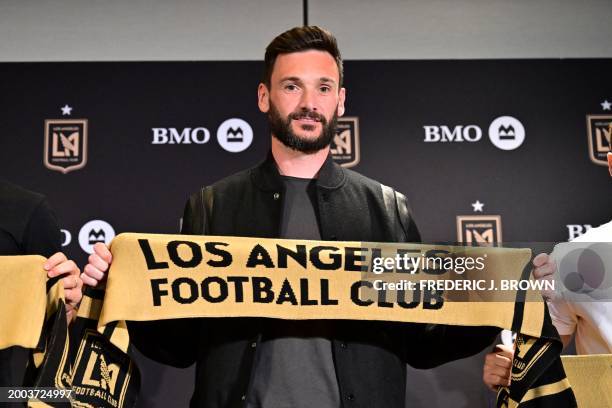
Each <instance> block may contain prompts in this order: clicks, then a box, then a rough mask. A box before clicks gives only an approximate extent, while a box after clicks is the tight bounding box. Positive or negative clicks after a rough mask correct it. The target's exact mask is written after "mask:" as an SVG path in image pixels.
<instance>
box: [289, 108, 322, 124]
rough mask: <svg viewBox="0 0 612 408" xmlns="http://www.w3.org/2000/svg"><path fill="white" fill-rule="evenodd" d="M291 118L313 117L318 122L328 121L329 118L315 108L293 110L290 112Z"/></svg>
mask: <svg viewBox="0 0 612 408" xmlns="http://www.w3.org/2000/svg"><path fill="white" fill-rule="evenodd" d="M289 119H292V120H300V119H313V120H316V121H317V122H323V123H326V122H327V120H326V119H325V116H323V115H321V114H320V113H318V112H316V111H313V110H301V111H299V112H293V113H291V114H289Z"/></svg>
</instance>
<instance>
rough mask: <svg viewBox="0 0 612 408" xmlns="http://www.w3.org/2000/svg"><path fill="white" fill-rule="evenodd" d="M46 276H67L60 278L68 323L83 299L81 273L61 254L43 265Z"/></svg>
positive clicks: (72, 262) (74, 264)
mask: <svg viewBox="0 0 612 408" xmlns="http://www.w3.org/2000/svg"><path fill="white" fill-rule="evenodd" d="M43 268H44V269H45V271H47V276H48V277H49V278H54V277H56V276H59V275H64V274H67V275H66V276H64V277H63V278H62V283H63V285H64V297H65V299H66V318H67V320H68V323H70V322H72V319H74V318H75V317H76V314H77V307H78V304H79V302H80V301H81V298H82V297H83V281H82V280H81V278H80V277H79V274H80V273H81V271H80V270H79V267H78V266H77V264H76V263H74V261H72V260H69V259H68V258H66V255H64V254H63V253H61V252H58V253H56V254H54V255H52V256H51V257H50V258H49V259H47V261H46V262H45V264H44V265H43Z"/></svg>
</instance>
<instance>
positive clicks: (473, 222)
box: [457, 215, 502, 246]
mask: <svg viewBox="0 0 612 408" xmlns="http://www.w3.org/2000/svg"><path fill="white" fill-rule="evenodd" d="M457 242H464V243H466V244H469V245H474V246H483V245H496V244H500V243H501V242H502V221H501V216H500V215H458V216H457Z"/></svg>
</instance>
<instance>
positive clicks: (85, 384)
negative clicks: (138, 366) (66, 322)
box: [72, 329, 132, 408]
mask: <svg viewBox="0 0 612 408" xmlns="http://www.w3.org/2000/svg"><path fill="white" fill-rule="evenodd" d="M131 375H132V365H131V363H130V360H129V357H128V356H127V355H124V354H123V353H121V352H120V351H119V350H118V349H116V348H114V346H113V345H112V344H110V343H109V342H108V341H107V340H106V339H105V338H103V337H102V336H101V335H100V334H98V333H96V332H95V331H94V330H91V329H88V330H86V331H85V335H84V336H83V339H82V340H81V344H80V345H79V350H78V353H77V356H76V359H75V364H74V371H73V374H72V389H73V390H74V392H75V394H76V395H75V399H76V400H77V401H78V402H79V405H78V406H80V407H91V408H93V407H102V406H104V407H114V408H118V407H122V406H123V402H124V400H125V398H126V390H127V388H128V386H129V383H130V379H131Z"/></svg>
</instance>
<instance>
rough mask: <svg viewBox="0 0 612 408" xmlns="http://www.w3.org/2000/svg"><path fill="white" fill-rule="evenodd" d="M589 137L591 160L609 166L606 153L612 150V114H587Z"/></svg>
mask: <svg viewBox="0 0 612 408" xmlns="http://www.w3.org/2000/svg"><path fill="white" fill-rule="evenodd" d="M587 137H588V139H589V157H590V158H591V161H592V162H593V163H595V164H599V165H601V166H607V165H608V160H607V158H606V155H607V153H608V152H609V151H612V115H587Z"/></svg>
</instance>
